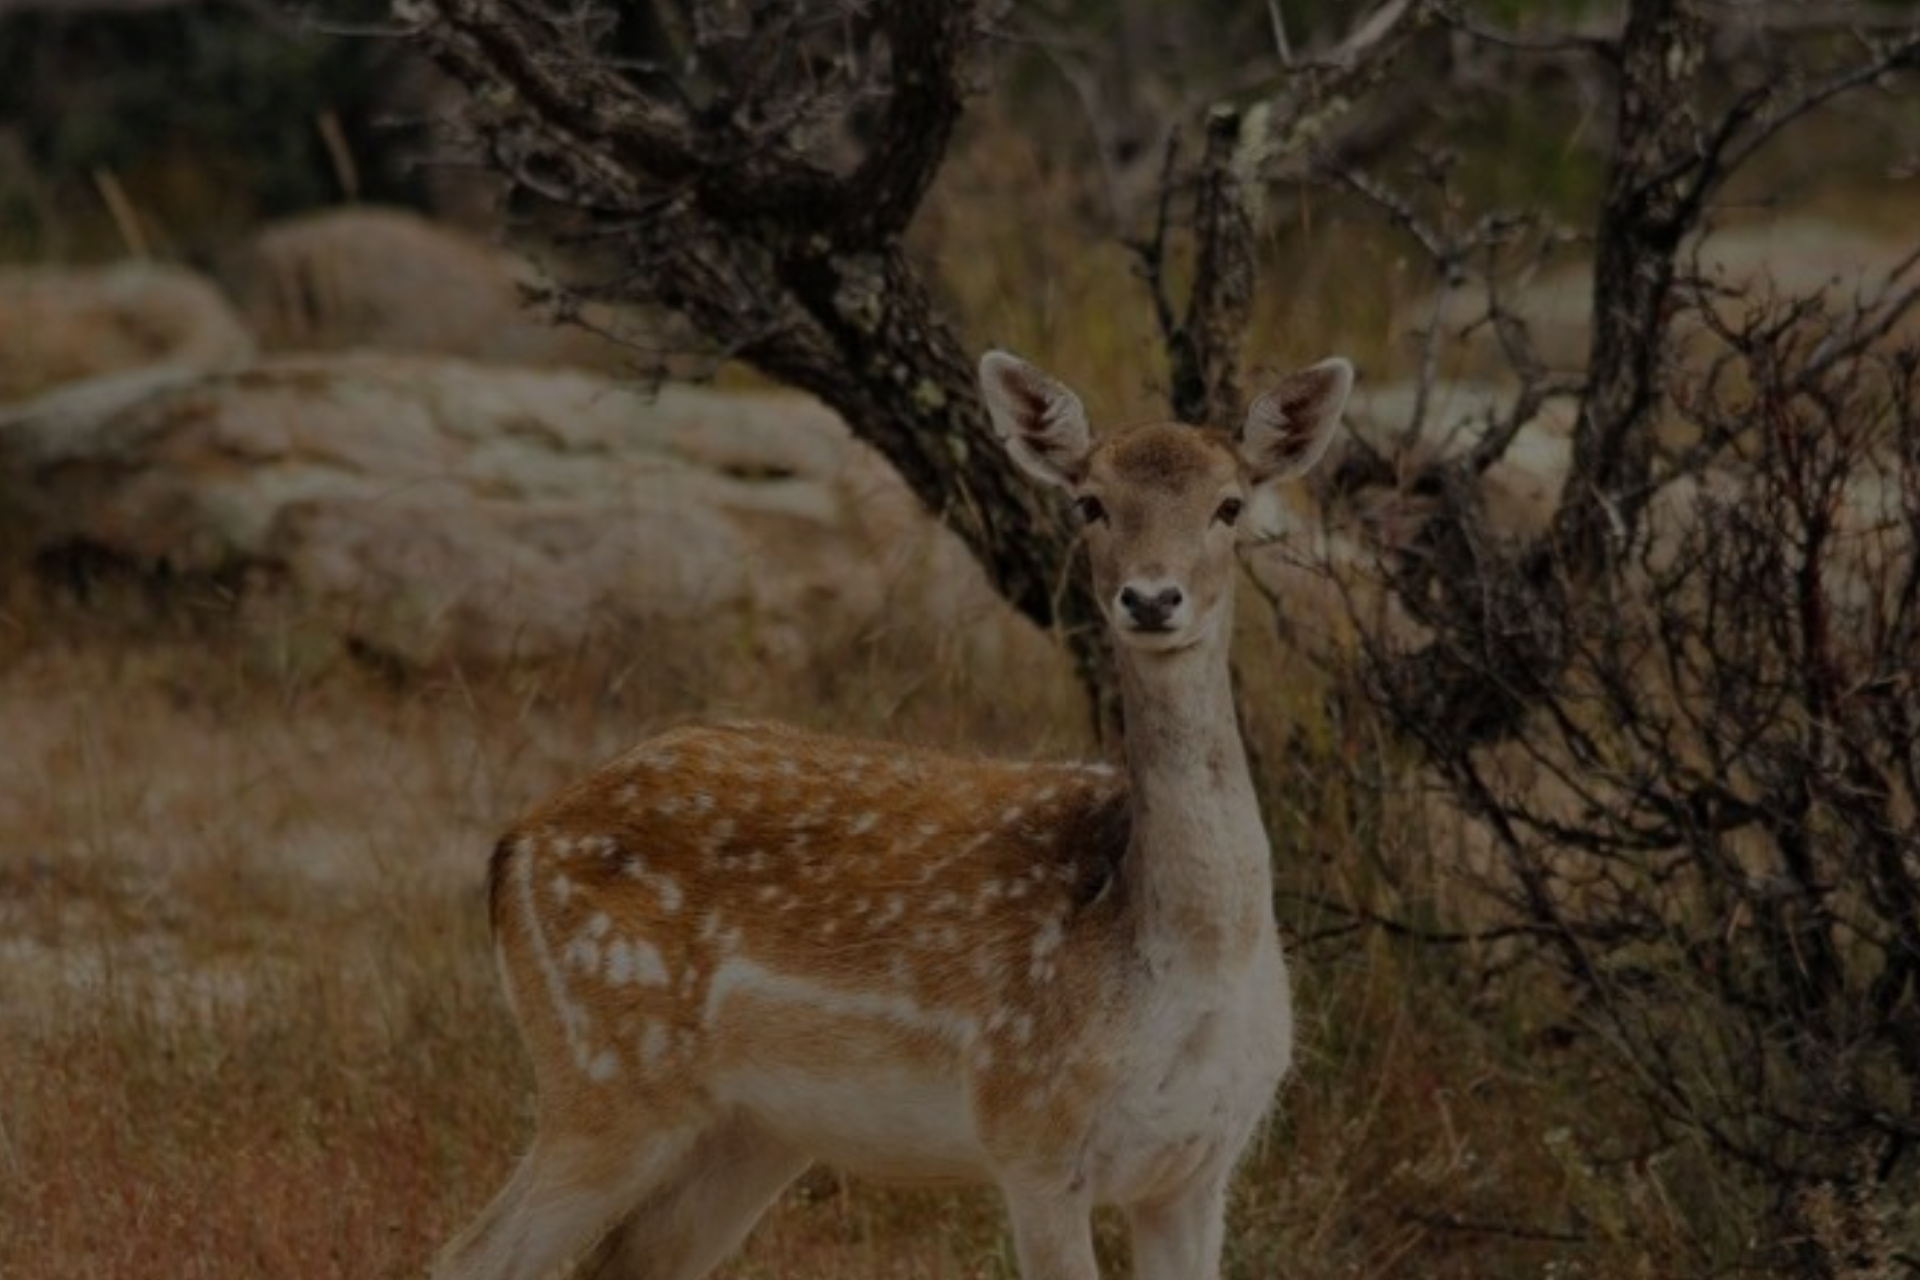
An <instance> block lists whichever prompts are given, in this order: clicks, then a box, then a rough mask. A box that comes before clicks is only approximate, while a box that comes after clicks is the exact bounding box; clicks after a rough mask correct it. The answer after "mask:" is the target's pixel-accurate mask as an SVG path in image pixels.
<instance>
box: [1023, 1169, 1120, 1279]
mask: <svg viewBox="0 0 1920 1280" xmlns="http://www.w3.org/2000/svg"><path fill="white" fill-rule="evenodd" d="M1003 1191H1004V1194H1005V1195H1006V1200H1007V1217H1008V1219H1009V1221H1010V1222H1011V1223H1012V1226H1013V1252H1014V1257H1016V1258H1017V1259H1019V1262H1020V1280H1100V1268H1099V1265H1098V1264H1097V1263H1096V1262H1095V1261H1094V1257H1093V1222H1092V1215H1093V1203H1092V1201H1091V1199H1089V1197H1088V1196H1087V1195H1086V1194H1084V1193H1082V1192H1066V1193H1055V1192H1033V1191H1020V1190H1015V1189H1014V1188H1011V1187H1006V1188H1003Z"/></svg>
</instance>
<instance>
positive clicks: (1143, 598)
mask: <svg viewBox="0 0 1920 1280" xmlns="http://www.w3.org/2000/svg"><path fill="white" fill-rule="evenodd" d="M1185 600H1186V595H1185V593H1183V592H1182V591H1181V590H1180V588H1179V587H1177V586H1166V587H1160V588H1158V589H1157V590H1156V589H1155V588H1153V587H1151V586H1149V587H1136V586H1134V585H1133V584H1132V583H1128V584H1127V585H1126V586H1124V587H1122V588H1120V608H1121V610H1122V611H1123V612H1124V613H1125V614H1126V615H1127V617H1128V618H1129V619H1130V620H1131V621H1132V622H1133V625H1134V626H1136V627H1138V628H1139V629H1140V630H1142V631H1163V630H1165V629H1166V626H1167V623H1168V622H1169V621H1170V620H1171V619H1172V618H1173V615H1174V611H1175V610H1177V609H1178V608H1179V607H1180V606H1181V604H1182V603H1184V602H1185Z"/></svg>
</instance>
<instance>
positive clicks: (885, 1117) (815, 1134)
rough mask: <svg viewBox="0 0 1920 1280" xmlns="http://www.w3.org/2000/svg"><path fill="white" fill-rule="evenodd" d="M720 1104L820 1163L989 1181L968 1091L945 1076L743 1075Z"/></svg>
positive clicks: (905, 1176) (874, 1172) (726, 1086)
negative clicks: (750, 1119)
mask: <svg viewBox="0 0 1920 1280" xmlns="http://www.w3.org/2000/svg"><path fill="white" fill-rule="evenodd" d="M719 1084H720V1087H719V1088H718V1089H717V1090H716V1091H715V1100H716V1101H718V1102H720V1103H721V1104H722V1105H725V1106H728V1107H729V1108H730V1109H737V1110H738V1111H739V1112H741V1113H743V1114H745V1115H748V1116H751V1117H752V1118H753V1120H754V1121H755V1122H756V1123H757V1124H758V1125H759V1126H760V1127H761V1128H763V1129H765V1130H766V1131H767V1132H769V1133H772V1134H774V1135H776V1136H777V1137H779V1138H781V1139H782V1140H784V1141H786V1142H788V1143H790V1144H791V1145H792V1146H794V1147H795V1148H797V1149H799V1150H801V1151H804V1152H805V1153H806V1154H808V1155H809V1156H812V1157H813V1158H814V1159H815V1160H818V1161H821V1162H824V1163H826V1164H830V1165H833V1166H834V1167H836V1168H839V1169H844V1170H846V1171H848V1172H850V1173H855V1174H859V1175H861V1176H862V1177H867V1178H873V1179H876V1180H880V1181H887V1182H956V1181H959V1182H971V1181H978V1180H980V1179H982V1178H985V1177H986V1176H988V1160H987V1156H986V1152H985V1151H984V1150H982V1148H981V1146H980V1142H979V1137H978V1133H977V1129H976V1126H975V1124H974V1117H973V1115H972V1114H971V1110H970V1108H969V1106H968V1103H967V1098H966V1092H967V1091H966V1087H965V1085H964V1084H962V1083H961V1082H960V1081H959V1080H958V1079H956V1078H953V1077H951V1076H948V1075H946V1074H945V1073H940V1074H917V1073H913V1072H908V1071H901V1072H897V1073H890V1074H888V1075H887V1076H885V1077H882V1078H876V1077H875V1076H874V1075H871V1074H861V1075H859V1076H857V1077H856V1076H853V1075H843V1074H823V1073H818V1072H796V1071H793V1070H779V1069H775V1070H767V1071H759V1070H752V1069H747V1070H741V1069H735V1070H733V1071H729V1072H728V1073H726V1075H725V1077H724V1078H723V1079H722V1080H721V1081H720V1082H719Z"/></svg>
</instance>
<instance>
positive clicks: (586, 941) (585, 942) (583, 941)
mask: <svg viewBox="0 0 1920 1280" xmlns="http://www.w3.org/2000/svg"><path fill="white" fill-rule="evenodd" d="M567 963H568V964H569V965H570V966H572V967H573V968H575V969H578V970H579V971H580V972H581V973H592V972H593V971H594V970H595V969H598V968H599V967H600V944H599V943H597V942H595V941H594V940H593V939H592V938H589V937H587V936H586V935H585V934H582V935H581V936H579V937H577V938H575V939H574V940H573V941H572V942H571V943H569V944H568V945H567Z"/></svg>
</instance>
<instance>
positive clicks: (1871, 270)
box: [1441, 216, 1920, 377]
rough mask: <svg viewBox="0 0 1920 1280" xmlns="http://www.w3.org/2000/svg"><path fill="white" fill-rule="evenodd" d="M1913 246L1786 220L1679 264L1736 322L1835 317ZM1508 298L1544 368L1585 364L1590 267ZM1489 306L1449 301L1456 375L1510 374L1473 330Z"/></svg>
mask: <svg viewBox="0 0 1920 1280" xmlns="http://www.w3.org/2000/svg"><path fill="white" fill-rule="evenodd" d="M1916 248H1920V245H1916V244H1915V242H1914V241H1913V240H1912V239H1910V238H1899V237H1889V236H1885V235H1880V234H1876V233H1873V232H1870V231H1865V230H1862V229H1860V228H1857V227H1851V226H1846V225H1844V224H1840V223H1835V222H1829V221H1826V220H1824V219H1820V218H1814V217H1806V216H1797V217H1781V218H1773V219H1766V220H1754V221H1748V222H1738V223H1733V224H1730V225H1727V226H1723V227H1718V228H1715V229H1713V230H1712V232H1711V233H1710V234H1708V235H1705V236H1701V237H1698V238H1696V239H1695V240H1694V241H1693V242H1692V243H1691V244H1690V245H1689V246H1687V247H1686V248H1684V249H1683V250H1682V252H1681V255H1680V260H1679V264H1678V265H1679V267H1680V269H1681V270H1682V272H1684V273H1697V274H1698V276H1699V277H1700V278H1701V279H1702V280H1704V281H1706V282H1708V283H1709V284H1711V285H1712V286H1713V287H1714V288H1715V289H1716V290H1717V291H1719V292H1720V293H1721V295H1722V297H1721V301H1720V302H1719V303H1718V308H1719V310H1720V313H1721V314H1722V315H1723V316H1724V317H1725V318H1727V319H1729V320H1738V319H1739V318H1740V317H1741V316H1742V315H1744V314H1745V312H1746V311H1747V310H1748V309H1749V308H1751V307H1752V306H1754V305H1755V304H1756V303H1758V302H1761V301H1763V300H1765V299H1767V298H1770V297H1780V298H1797V297H1812V296H1816V295H1817V296H1819V297H1821V298H1822V299H1823V300H1824V301H1825V303H1826V305H1827V306H1828V307H1829V308H1830V309H1839V308H1844V307H1846V306H1848V305H1850V304H1851V303H1852V302H1853V301H1854V300H1855V299H1856V298H1860V297H1871V296H1872V295H1873V293H1874V292H1875V290H1876V289H1878V288H1879V287H1882V286H1883V285H1884V283H1885V281H1886V279H1887V276H1888V273H1889V272H1891V271H1893V270H1894V269H1895V268H1897V267H1898V266H1899V265H1900V264H1901V263H1902V262H1904V261H1906V260H1907V259H1908V258H1909V257H1910V255H1912V254H1913V253H1914V252H1915V250H1916ZM1907 278H1908V279H1909V280H1911V279H1912V278H1913V277H1912V274H1911V273H1909V275H1908V277H1907ZM1503 300H1504V302H1505V304H1506V305H1507V306H1508V307H1509V308H1510V309H1511V310H1513V311H1514V312H1515V313H1516V314H1517V315H1519V316H1520V317H1521V318H1522V319H1524V320H1525V321H1526V322H1527V332H1528V336H1529V337H1530V338H1531V339H1532V341H1533V344H1534V347H1535V351H1536V354H1537V355H1538V357H1539V358H1540V360H1541V361H1542V362H1543V363H1544V364H1546V365H1547V366H1548V367H1549V368H1553V369H1579V368H1582V367H1584V366H1585V364H1586V362H1587V346H1588V342H1589V340H1590V335H1591V332H1592V306H1593V264H1592V263H1590V262H1563V263H1558V264H1553V265H1548V266H1546V267H1545V268H1544V269H1541V270H1539V271H1537V272H1532V273H1529V274H1528V275H1527V276H1526V277H1525V278H1523V279H1521V280H1518V281H1512V282H1509V283H1508V285H1507V292H1506V295H1505V297H1504V299H1503ZM1486 306H1487V302H1486V297H1485V295H1484V294H1483V293H1481V292H1479V291H1477V290H1474V289H1467V290H1463V291H1461V292H1459V293H1456V294H1455V295H1453V296H1452V297H1450V298H1449V299H1448V300H1447V305H1446V306H1445V307H1444V308H1443V310H1442V320H1441V324H1442V325H1443V326H1444V329H1445V332H1446V333H1447V334H1448V335H1449V338H1450V342H1449V347H1448V353H1449V356H1450V367H1451V368H1453V369H1454V370H1455V371H1456V372H1457V374H1459V375H1460V376H1479V377H1487V376H1498V375H1504V374H1506V373H1508V372H1509V370H1508V369H1507V367H1506V364H1505V362H1504V360H1503V358H1502V356H1501V353H1500V350H1499V347H1498V344H1497V342H1496V341H1495V338H1494V334H1493V333H1492V332H1491V330H1490V328H1489V327H1488V326H1486V325H1484V324H1479V325H1476V324H1475V321H1477V320H1478V319H1479V318H1480V317H1481V316H1482V315H1484V314H1485V311H1486ZM1697 326H1698V322H1697V321H1694V322H1692V324H1691V325H1683V326H1682V327H1681V332H1680V333H1679V334H1678V336H1679V337H1680V338H1681V339H1682V340H1683V341H1687V340H1689V339H1691V338H1692V337H1694V336H1695V334H1696V332H1697ZM1903 332H1904V336H1905V337H1906V338H1907V339H1911V338H1913V337H1915V336H1920V329H1916V327H1915V323H1914V318H1913V317H1912V316H1910V317H1909V320H1908V323H1907V325H1906V328H1905V330H1904V331H1903ZM1895 336H1896V338H1897V337H1899V336H1901V335H1895Z"/></svg>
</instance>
